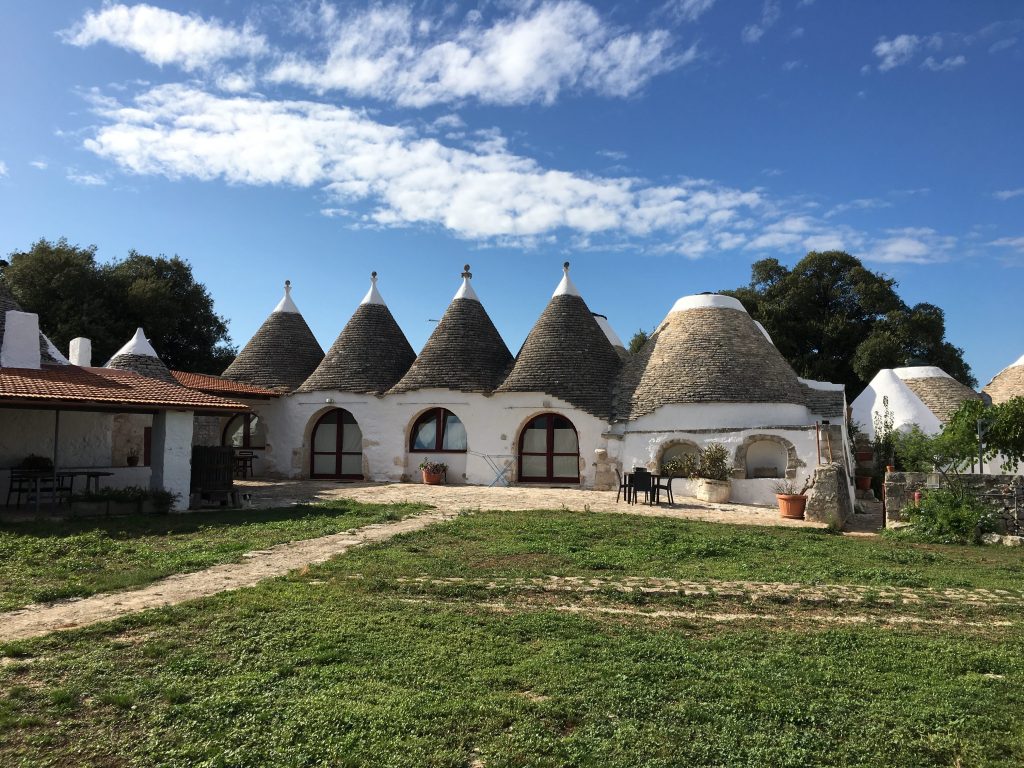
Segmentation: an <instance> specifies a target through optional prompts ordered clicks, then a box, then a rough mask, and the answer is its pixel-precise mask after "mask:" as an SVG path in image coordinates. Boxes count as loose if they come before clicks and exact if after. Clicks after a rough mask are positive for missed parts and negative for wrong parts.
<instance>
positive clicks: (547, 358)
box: [495, 262, 622, 419]
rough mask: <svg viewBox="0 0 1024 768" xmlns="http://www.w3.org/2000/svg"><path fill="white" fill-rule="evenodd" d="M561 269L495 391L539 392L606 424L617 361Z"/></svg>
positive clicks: (566, 270) (609, 343)
mask: <svg viewBox="0 0 1024 768" xmlns="http://www.w3.org/2000/svg"><path fill="white" fill-rule="evenodd" d="M564 270H565V274H564V276H563V277H562V282H561V283H559V285H558V288H557V289H556V290H555V293H554V295H553V296H552V297H551V301H549V302H548V305H547V307H545V309H544V311H543V312H542V313H541V316H540V318H539V319H538V320H537V323H536V324H535V325H534V326H533V329H532V330H531V331H530V335H529V336H527V337H526V341H525V342H523V347H522V349H520V350H519V354H518V355H517V356H516V360H515V364H514V365H513V366H512V370H511V372H510V373H509V375H508V377H507V378H506V379H505V381H504V382H503V383H502V385H501V386H500V387H498V389H497V390H495V391H496V392H544V393H546V394H549V395H552V396H553V397H558V398H561V399H562V400H565V401H567V402H569V403H572V404H573V405H575V406H576V407H577V408H580V409H582V410H584V411H587V412H588V413H590V414H592V415H594V416H597V417H598V418H602V419H606V418H608V416H609V415H610V414H611V406H612V387H613V386H614V384H615V379H616V377H617V375H618V373H619V369H620V368H621V366H622V361H621V359H620V358H619V355H618V353H617V352H616V351H615V349H614V348H613V347H612V345H611V342H609V341H608V337H607V336H605V333H604V331H602V330H601V327H600V326H599V325H598V323H597V320H596V319H595V318H594V315H593V314H592V313H591V311H590V309H589V308H588V307H587V304H586V302H585V301H583V298H582V297H581V296H580V294H579V291H577V290H576V286H574V285H573V284H572V281H571V280H570V279H569V264H568V262H566V264H565V266H564Z"/></svg>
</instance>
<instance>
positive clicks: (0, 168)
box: [0, 160, 7, 179]
mask: <svg viewBox="0 0 1024 768" xmlns="http://www.w3.org/2000/svg"><path fill="white" fill-rule="evenodd" d="M6 175H7V163H5V162H4V161H3V160H0V179H2V178H3V177H4V176H6Z"/></svg>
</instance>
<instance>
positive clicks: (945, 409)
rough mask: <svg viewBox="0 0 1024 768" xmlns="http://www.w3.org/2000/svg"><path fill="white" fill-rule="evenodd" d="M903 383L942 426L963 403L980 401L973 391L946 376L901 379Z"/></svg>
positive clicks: (979, 396)
mask: <svg viewBox="0 0 1024 768" xmlns="http://www.w3.org/2000/svg"><path fill="white" fill-rule="evenodd" d="M903 383H904V384H906V385H907V387H909V388H910V391H911V392H913V393H914V394H915V395H917V396H918V398H919V399H920V400H921V402H922V403H924V404H925V405H926V406H927V407H928V410H929V411H931V412H932V413H934V414H935V416H936V417H937V418H938V420H939V421H941V422H942V423H943V424H945V423H946V421H947V420H948V419H949V417H950V416H952V415H953V413H954V412H955V411H956V409H957V408H959V407H960V406H961V405H962V404H963V403H964V401H966V400H980V399H981V395H979V394H978V393H977V392H975V391H974V390H973V389H971V388H970V387H968V386H967V385H965V384H961V383H960V382H959V381H957V380H956V379H953V378H950V377H948V376H929V377H927V378H922V379H903Z"/></svg>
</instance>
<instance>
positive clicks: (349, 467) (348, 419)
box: [309, 408, 363, 480]
mask: <svg viewBox="0 0 1024 768" xmlns="http://www.w3.org/2000/svg"><path fill="white" fill-rule="evenodd" d="M312 446H313V450H312V451H311V452H310V453H311V454H312V457H311V458H312V466H311V468H310V473H309V476H310V477H313V478H328V479H335V480H362V479H363V433H362V430H360V429H359V425H358V424H357V423H356V420H355V417H353V416H352V414H351V413H349V412H348V411H346V410H345V409H344V408H335V409H334V410H332V411H328V412H327V413H325V414H324V415H323V416H321V417H320V420H319V421H317V423H316V426H315V427H313V439H312Z"/></svg>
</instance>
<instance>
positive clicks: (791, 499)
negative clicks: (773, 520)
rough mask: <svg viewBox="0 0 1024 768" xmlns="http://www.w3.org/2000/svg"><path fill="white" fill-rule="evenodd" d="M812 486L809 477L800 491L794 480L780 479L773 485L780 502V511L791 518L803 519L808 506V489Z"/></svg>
mask: <svg viewBox="0 0 1024 768" xmlns="http://www.w3.org/2000/svg"><path fill="white" fill-rule="evenodd" d="M810 487H811V479H810V478H807V481H806V482H805V483H804V487H803V488H801V489H800V490H799V491H798V490H797V489H796V484H795V483H793V481H792V480H780V481H779V482H777V483H775V484H774V485H773V486H772V490H773V491H775V498H776V499H777V500H778V502H779V512H780V513H781V515H782V516H783V517H785V518H788V519H790V520H803V518H804V510H805V509H806V508H807V489H808V488H810Z"/></svg>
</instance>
